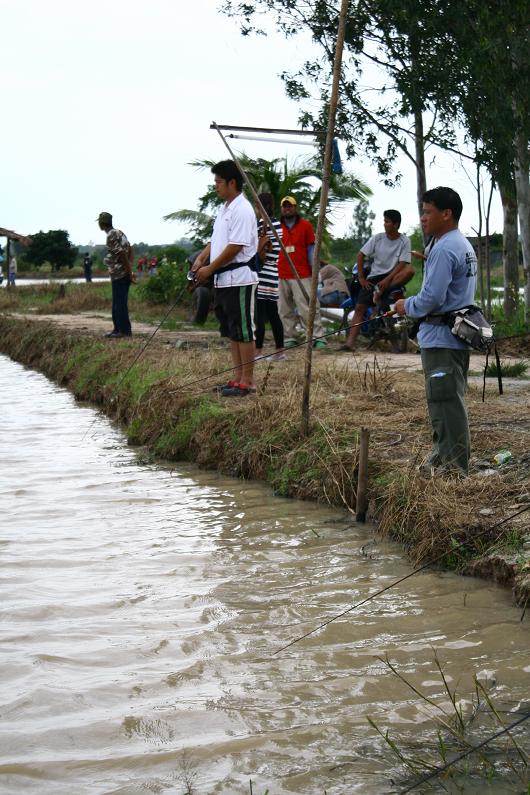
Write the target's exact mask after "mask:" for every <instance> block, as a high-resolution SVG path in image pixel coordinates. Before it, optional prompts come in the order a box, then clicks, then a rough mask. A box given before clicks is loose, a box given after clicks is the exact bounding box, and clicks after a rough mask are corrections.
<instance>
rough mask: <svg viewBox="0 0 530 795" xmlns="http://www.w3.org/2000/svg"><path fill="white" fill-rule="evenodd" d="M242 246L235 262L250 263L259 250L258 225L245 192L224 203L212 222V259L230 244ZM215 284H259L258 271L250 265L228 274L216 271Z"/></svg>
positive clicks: (224, 285) (239, 285)
mask: <svg viewBox="0 0 530 795" xmlns="http://www.w3.org/2000/svg"><path fill="white" fill-rule="evenodd" d="M230 243H232V244H234V245H236V246H243V248H242V249H241V250H240V251H238V252H237V254H236V255H235V257H234V259H233V260H232V262H248V261H249V260H250V259H252V258H253V257H254V256H255V255H256V252H257V250H258V227H257V222H256V215H255V213H254V210H253V209H252V205H251V204H250V202H249V201H247V199H245V197H244V196H243V194H242V193H240V194H239V196H236V198H235V199H232V201H231V202H230V203H229V204H223V206H222V207H221V209H220V210H219V213H218V215H217V218H216V219H215V223H214V225H213V232H212V239H211V241H210V262H213V260H214V259H216V258H217V257H218V256H219V254H221V252H223V251H224V249H225V248H226V247H227V246H228V245H229V244H230ZM214 276H215V286H216V287H241V286H244V285H245V284H257V283H258V274H257V273H256V271H253V270H251V269H250V268H249V267H248V265H242V266H241V268H236V269H234V270H231V271H227V272H226V273H215V274H214Z"/></svg>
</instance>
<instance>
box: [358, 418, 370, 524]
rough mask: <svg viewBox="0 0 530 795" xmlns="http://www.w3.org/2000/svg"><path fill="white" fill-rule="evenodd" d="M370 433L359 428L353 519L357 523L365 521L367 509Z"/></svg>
mask: <svg viewBox="0 0 530 795" xmlns="http://www.w3.org/2000/svg"><path fill="white" fill-rule="evenodd" d="M369 442H370V431H369V430H368V428H361V436H360V439H359V471H358V474H357V503H356V505H355V519H356V521H357V522H365V521H366V511H367V509H368V444H369Z"/></svg>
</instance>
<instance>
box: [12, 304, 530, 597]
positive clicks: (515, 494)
mask: <svg viewBox="0 0 530 795" xmlns="http://www.w3.org/2000/svg"><path fill="white" fill-rule="evenodd" d="M70 317H72V316H70ZM140 331H142V329H140ZM143 331H144V334H147V333H149V327H147V328H146V329H145V330H143ZM151 333H152V332H151ZM100 334H101V328H100V325H98V322H96V323H94V322H92V321H90V319H88V318H85V317H83V318H79V317H78V318H77V320H75V321H66V320H65V317H64V316H60V315H59V316H50V317H46V318H42V317H41V318H38V319H37V318H29V317H24V318H20V317H19V318H17V317H14V316H8V315H4V316H0V350H1V352H2V353H5V354H7V355H9V356H11V358H13V359H14V360H16V361H19V362H21V363H23V364H25V365H27V366H29V367H32V368H35V369H38V370H40V371H41V372H43V373H44V374H45V375H47V376H48V377H49V378H51V379H52V380H54V381H55V382H57V383H58V384H60V385H62V386H66V387H68V388H69V389H70V390H71V391H72V392H73V393H74V394H75V395H76V397H77V398H78V399H80V400H88V401H90V402H92V403H94V404H97V405H98V406H100V407H101V409H102V410H103V411H104V412H105V413H106V414H108V415H109V416H111V417H113V418H114V419H116V420H117V421H119V422H120V423H121V424H122V425H123V427H124V429H125V431H126V433H127V434H128V437H129V440H130V442H131V444H138V445H142V446H143V448H144V451H145V454H146V455H152V456H155V457H156V456H158V457H162V458H165V459H174V460H178V459H186V460H193V461H195V462H196V463H198V464H199V466H202V467H207V468H216V469H219V470H221V471H223V472H225V473H229V474H231V475H235V476H239V477H243V478H257V479H261V480H265V481H267V482H268V483H270V484H271V485H272V487H273V488H274V489H275V490H276V491H277V493H279V494H282V495H286V496H296V497H300V498H306V499H314V500H319V501H322V502H326V501H327V502H329V503H330V504H333V505H338V506H343V507H345V508H347V509H348V510H350V511H352V512H353V511H354V506H355V498H356V474H357V473H356V470H357V465H358V438H359V430H360V428H361V427H367V428H369V430H370V432H371V443H370V465H369V486H370V515H371V517H372V518H374V519H375V520H376V521H377V522H378V524H379V527H380V529H381V532H382V533H386V534H390V535H391V536H392V537H393V538H396V539H398V540H399V541H401V542H402V544H403V545H404V546H405V547H406V549H407V550H408V552H409V555H410V557H411V559H412V560H413V562H414V563H419V562H422V563H423V562H427V561H429V560H431V559H432V558H434V557H435V556H437V555H439V554H441V553H442V552H447V555H446V557H445V559H444V562H445V565H446V566H447V567H450V568H454V569H457V570H459V571H462V572H464V573H472V574H478V575H480V576H486V577H489V578H493V579H495V580H497V581H499V582H503V583H505V584H506V585H508V586H509V587H512V588H513V590H514V595H515V598H516V599H517V601H518V602H520V603H525V602H526V600H527V598H528V593H529V580H530V577H529V563H528V557H529V548H528V540H529V536H528V527H529V524H530V520H529V516H530V511H526V512H525V513H522V514H520V515H519V516H518V517H517V518H515V519H513V520H510V521H508V522H506V523H505V524H503V525H502V526H499V527H498V528H497V529H494V530H492V531H491V533H490V532H488V530H487V528H489V527H492V526H493V525H496V524H497V523H498V522H500V521H501V520H502V519H504V518H505V517H507V516H509V515H511V514H512V513H515V512H517V511H518V510H521V509H522V508H524V507H525V506H526V505H528V504H529V503H530V444H529V440H530V411H529V408H530V399H529V398H530V389H529V386H528V382H514V383H511V382H510V383H509V384H507V386H506V395H505V396H504V397H499V396H498V395H496V394H495V391H494V387H493V385H492V386H491V387H490V388H489V390H488V398H487V401H486V402H485V403H481V389H480V385H479V384H478V380H477V381H476V382H472V384H471V387H470V392H469V401H468V403H469V410H470V423H471V432H472V445H473V453H474V461H473V470H472V474H471V476H470V477H469V478H468V479H467V480H465V481H456V480H434V481H433V480H426V479H424V478H422V477H420V476H418V474H417V473H416V465H417V463H418V462H419V461H421V460H422V458H423V456H424V455H425V453H426V452H427V450H428V448H429V434H428V426H427V421H426V414H425V402H424V393H423V379H422V376H421V374H420V373H419V372H418V369H419V362H418V357H415V358H414V355H411V356H406V357H402V358H401V359H399V358H398V359H397V363H396V357H389V356H385V355H380V354H377V355H376V356H374V354H373V353H371V354H365V355H363V356H360V357H351V356H347V357H346V358H340V356H334V355H329V354H324V355H317V356H315V364H314V382H313V388H312V429H311V433H310V435H309V436H308V437H303V436H302V435H301V432H300V403H301V389H302V378H303V353H302V351H300V353H298V354H291V355H290V359H289V361H288V362H282V363H278V364H272V363H270V362H269V361H267V360H265V361H263V362H261V363H259V369H258V380H259V383H260V390H259V393H258V395H257V396H256V397H253V398H249V399H246V400H242V401H238V400H235V401H232V402H230V401H227V400H226V399H222V398H219V397H218V396H217V394H216V393H215V392H214V391H212V388H213V387H214V386H215V384H216V383H218V382H219V381H220V380H221V381H222V380H223V379H224V378H225V377H226V374H225V373H222V374H221V371H223V370H224V369H225V368H226V367H227V360H228V356H227V351H226V349H223V348H219V344H218V341H217V337H216V335H208V334H206V335H204V334H202V335H200V334H199V335H198V334H196V333H194V332H189V333H187V334H186V333H182V332H173V333H168V332H164V333H163V334H161V335H160V337H159V336H158V335H157V337H156V338H155V339H154V340H152V342H151V343H150V345H149V346H148V348H147V349H146V350H145V352H144V353H143V354H142V357H141V359H140V360H139V361H138V363H136V364H133V362H134V359H135V357H136V356H137V354H138V352H139V350H140V348H141V347H143V346H144V344H145V340H146V337H145V336H143V337H142V336H141V335H140V336H138V337H135V338H134V339H133V340H131V341H125V340H114V341H107V340H104V339H102V338H101V336H100ZM176 341H179V342H180V343H183V342H184V343H187V344H188V345H190V343H191V346H190V347H180V348H177V347H176V345H175V342H176ZM193 343H196V344H197V345H195V344H193ZM482 361H483V360H482V359H481V358H480V359H478V360H477V364H476V367H475V366H474V365H472V369H476V370H478V369H480V366H481V364H482ZM131 365H133V366H132V367H131ZM403 365H405V367H406V369H404V368H403ZM129 368H130V369H129ZM216 374H219V375H216ZM501 449H509V450H510V451H511V453H512V458H511V460H510V461H509V462H508V463H506V464H504V465H503V466H502V467H496V466H494V465H493V464H492V463H491V462H492V457H493V455H494V454H495V453H496V452H498V451H499V450H501ZM479 534H480V537H478V536H479ZM460 541H465V542H466V546H465V548H464V549H462V548H460V549H455V543H458V542H460Z"/></svg>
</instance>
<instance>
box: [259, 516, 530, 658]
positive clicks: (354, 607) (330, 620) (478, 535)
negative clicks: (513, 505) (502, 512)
mask: <svg viewBox="0 0 530 795" xmlns="http://www.w3.org/2000/svg"><path fill="white" fill-rule="evenodd" d="M529 509H530V504H529V505H525V506H524V507H523V508H521V510H520V511H517V512H516V513H512V514H511V516H506V518H504V519H501V521H500V522H497V523H496V524H494V525H492V526H491V527H486V528H484V530H482V531H481V532H480V533H476V534H475V535H474V536H473V538H481V537H482V536H483V535H486V533H491V531H492V530H496V529H497V528H498V527H500V526H501V525H503V524H505V523H506V522H509V521H510V519H515V518H516V517H517V516H520V514H522V513H524V512H525V511H528V510H529ZM465 545H466V541H460V542H459V543H457V544H455V545H454V546H452V547H451V549H448V550H446V551H445V552H442V553H441V554H440V555H437V556H436V557H435V558H433V559H432V560H429V561H428V562H427V563H424V564H423V566H419V567H418V568H417V569H414V570H413V571H411V572H409V574H406V575H405V576H404V577H400V578H399V580H395V581H394V582H391V583H390V584H389V585H386V586H385V587H384V588H381V589H380V590H379V591H376V592H375V593H373V594H370V596H367V597H366V598H365V599H362V600H361V601H360V602H357V603H356V604H354V605H352V606H351V607H348V608H347V609H346V610H343V611H342V612H341V613H338V614H337V615H335V616H332V617H331V618H328V620H327V621H323V622H322V624H319V626H318V627H315V628H314V629H311V630H309V632H306V633H304V634H303V635H300V637H298V638H295V639H294V640H292V641H291V642H290V643H286V644H285V646H282V647H281V648H279V649H276V651H275V652H273V656H274V655H276V654H279V653H280V652H282V651H285V650H286V649H288V648H290V647H291V646H294V645H295V643H299V642H300V641H301V640H304V639H305V638H308V637H309V636H310V635H314V634H315V632H318V631H319V630H321V629H324V627H327V626H328V624H332V623H333V622H334V621H337V620H338V619H339V618H343V616H346V615H348V613H351V612H353V611H354V610H357V608H358V607H362V606H363V605H365V604H367V603H368V602H371V601H372V599H376V597H378V596H381V594H384V593H386V591H389V590H390V589H391V588H394V587H395V586H396V585H399V584H400V583H402V582H405V580H408V579H410V577H414V575H415V574H419V573H420V571H425V569H428V568H429V567H430V566H432V565H433V564H434V563H437V562H438V561H439V560H442V558H444V557H445V556H446V555H450V554H452V553H453V552H455V550H457V549H461V548H462V547H463V546H465Z"/></svg>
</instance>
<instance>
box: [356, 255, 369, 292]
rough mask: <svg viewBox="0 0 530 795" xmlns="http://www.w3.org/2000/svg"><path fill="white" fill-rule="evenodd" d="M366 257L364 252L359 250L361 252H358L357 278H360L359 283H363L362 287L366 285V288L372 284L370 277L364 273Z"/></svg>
mask: <svg viewBox="0 0 530 795" xmlns="http://www.w3.org/2000/svg"><path fill="white" fill-rule="evenodd" d="M364 259H365V257H364V254H363V252H362V251H359V253H358V254H357V278H358V280H359V284H360V285H361V287H364V289H366V288H367V287H370V286H371V285H370V282H369V281H368V279H367V278H366V277H365V275H364Z"/></svg>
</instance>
